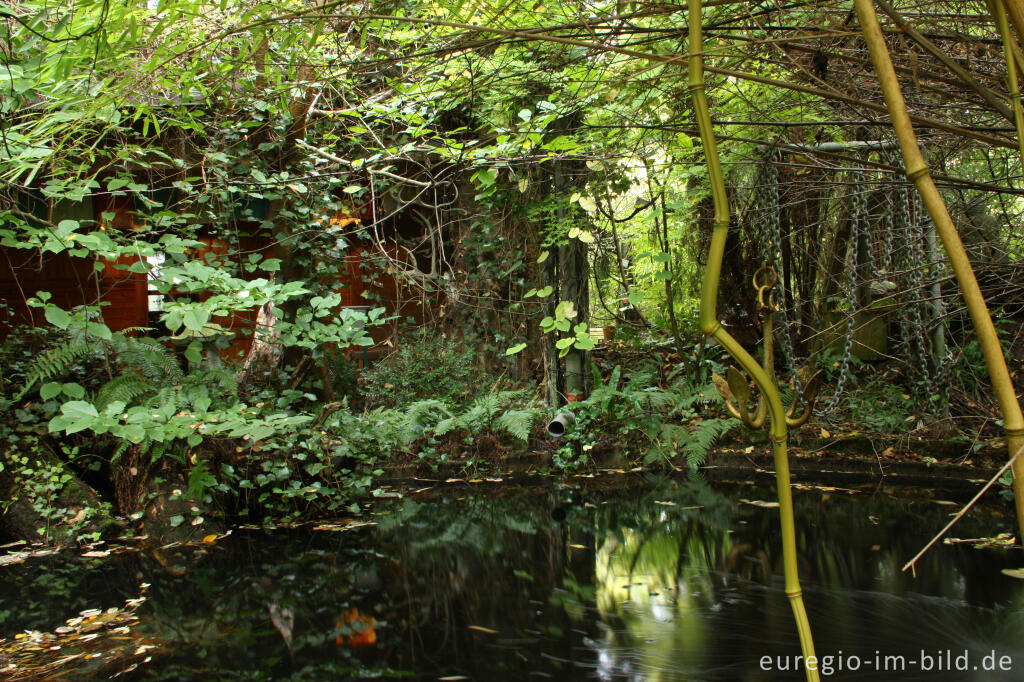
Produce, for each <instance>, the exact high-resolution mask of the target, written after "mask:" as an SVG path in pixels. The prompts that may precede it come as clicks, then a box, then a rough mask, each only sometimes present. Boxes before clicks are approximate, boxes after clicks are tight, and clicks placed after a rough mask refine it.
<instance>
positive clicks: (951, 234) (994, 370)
mask: <svg viewBox="0 0 1024 682" xmlns="http://www.w3.org/2000/svg"><path fill="white" fill-rule="evenodd" d="M853 4H854V8H855V9H856V10H857V18H858V19H859V21H860V25H861V30H862V31H863V32H864V40H865V41H866V42H867V44H868V51H869V52H870V53H871V61H872V62H873V63H874V65H875V72H876V73H877V74H878V82H879V84H880V85H881V86H882V93H883V94H884V95H885V103H886V106H887V107H888V109H889V116H890V117H891V118H892V127H893V130H894V131H895V132H896V137H897V138H898V139H899V142H900V150H901V151H902V153H903V164H904V166H905V167H906V169H907V177H908V178H909V179H910V180H911V182H913V183H914V186H915V187H916V188H917V191H918V193H919V194H920V195H921V199H922V201H923V202H924V205H925V208H927V209H928V214H929V215H930V216H931V218H932V223H933V224H934V225H935V231H936V232H937V233H938V235H939V237H940V238H941V239H942V245H943V246H944V247H945V249H946V254H947V255H948V256H949V263H950V265H951V266H952V268H953V272H954V273H955V274H956V279H957V282H958V283H959V284H960V291H961V293H963V296H964V301H965V302H966V304H967V312H968V313H970V315H971V321H972V322H973V323H974V329H975V330H976V332H977V334H978V343H979V344H980V345H981V350H982V353H983V354H984V356H985V364H986V365H987V366H988V373H989V378H990V380H991V381H992V388H993V390H994V392H995V394H996V399H997V400H998V401H999V408H1000V410H1001V411H1002V413H1003V428H1004V429H1005V431H1006V444H1007V448H1008V450H1009V452H1010V453H1015V452H1017V450H1018V449H1020V448H1021V447H1022V446H1024V414H1022V412H1021V408H1020V403H1018V402H1017V393H1016V391H1015V390H1014V387H1013V382H1012V381H1011V379H1010V372H1009V371H1008V370H1007V368H1006V358H1005V357H1004V356H1003V349H1002V346H1000V344H999V336H998V335H997V334H996V328H995V325H994V324H992V317H991V316H990V315H989V312H988V306H986V305H985V298H984V297H983V296H982V294H981V288H980V287H979V286H978V280H977V278H975V276H974V270H973V269H972V268H971V263H970V260H969V259H968V258H967V252H966V251H965V250H964V245H963V242H961V241H960V234H959V233H958V232H957V229H956V226H955V225H954V224H953V219H952V218H950V216H949V211H948V210H946V203H945V202H944V201H943V200H942V195H941V194H939V190H938V188H936V187H935V182H934V181H933V180H932V178H931V175H930V174H929V172H928V164H927V163H925V160H924V156H923V155H922V154H921V150H920V149H919V148H918V146H917V137H916V136H915V135H914V127H913V125H912V124H911V121H910V116H909V115H908V113H907V104H906V102H905V101H904V99H903V92H902V91H901V90H900V84H899V80H897V78H896V71H895V69H893V66H892V61H891V59H890V58H889V48H888V47H887V46H886V44H885V38H884V36H883V35H882V29H881V27H880V26H879V24H878V16H877V15H876V14H875V7H874V5H873V4H872V0H854V3H853ZM1012 468H1013V496H1014V501H1015V503H1016V507H1017V524H1018V531H1019V535H1018V538H1019V540H1020V541H1024V459H1020V458H1018V459H1017V460H1016V461H1015V462H1014V464H1013V467H1012Z"/></svg>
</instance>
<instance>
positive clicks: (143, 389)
mask: <svg viewBox="0 0 1024 682" xmlns="http://www.w3.org/2000/svg"><path fill="white" fill-rule="evenodd" d="M154 390H155V387H154V385H153V384H152V383H151V382H149V381H147V380H146V379H145V378H143V377H141V376H139V375H138V374H135V373H134V372H125V373H124V374H119V375H118V376H116V377H114V378H113V379H111V380H110V381H108V382H107V383H105V384H103V386H102V387H101V388H100V390H99V391H97V393H96V400H94V401H93V404H94V405H96V409H97V410H99V411H100V412H102V411H103V410H104V409H106V407H107V405H109V404H110V403H112V402H122V403H124V404H125V405H128V404H130V403H131V402H132V401H133V400H134V399H135V398H138V397H139V396H142V395H146V394H147V393H151V392H153V391H154Z"/></svg>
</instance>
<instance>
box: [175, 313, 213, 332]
mask: <svg viewBox="0 0 1024 682" xmlns="http://www.w3.org/2000/svg"><path fill="white" fill-rule="evenodd" d="M181 320H182V322H184V323H185V328H186V329H188V330H189V331H194V332H198V331H201V330H202V328H203V327H205V326H206V323H207V322H209V321H210V312H209V311H208V310H203V309H202V308H189V309H188V310H186V311H185V314H184V315H182V316H181Z"/></svg>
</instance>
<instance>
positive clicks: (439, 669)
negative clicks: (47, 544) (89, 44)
mask: <svg viewBox="0 0 1024 682" xmlns="http://www.w3.org/2000/svg"><path fill="white" fill-rule="evenodd" d="M591 483H593V482H591ZM741 499H744V500H751V501H753V500H771V499H773V497H772V491H771V490H770V489H767V488H758V487H754V486H753V485H727V484H707V483H704V482H702V481H691V480H675V481H671V480H645V481H638V480H636V479H630V478H628V477H624V476H609V477H605V478H604V479H603V480H601V481H600V482H598V484H597V485H593V484H592V485H590V486H587V487H584V486H583V485H580V486H575V485H572V484H554V483H553V484H550V485H541V486H534V485H531V486H519V487H502V488H486V489H485V488H479V487H469V488H465V487H461V488H452V487H437V488H434V489H433V490H430V491H427V492H422V493H419V494H417V495H413V496H411V497H407V498H406V499H403V500H396V501H394V502H393V503H388V504H377V505H376V506H375V507H374V510H373V513H372V514H371V515H367V516H365V517H363V518H361V519H359V520H360V521H370V522H372V524H373V525H366V526H363V527H359V528H354V529H351V530H347V531H344V532H339V531H331V530H313V529H312V528H309V527H306V528H302V529H292V530H288V531H282V530H278V531H273V532H266V531H257V530H236V531H235V532H234V533H233V534H232V535H231V536H229V537H227V538H224V539H222V540H220V541H218V542H217V543H216V544H215V545H213V546H211V547H208V548H196V547H188V548H178V549H171V550H163V551H160V550H158V551H157V552H156V553H154V552H153V551H152V550H143V551H141V552H133V553H125V554H121V555H114V556H110V557H106V558H102V559H85V560H83V559H80V558H78V557H74V556H68V555H58V556H54V557H46V558H39V559H34V560H30V561H27V562H26V563H24V564H20V565H17V566H8V567H4V568H0V599H2V605H0V636H4V637H10V636H11V635H13V634H14V633H16V632H19V631H21V630H23V629H39V630H44V631H49V630H53V629H54V628H55V627H57V626H59V625H61V624H62V623H63V622H64V620H65V619H67V618H70V617H72V616H74V615H75V614H76V613H78V612H79V611H81V610H83V609H89V608H107V607H111V606H120V605H122V604H123V602H124V600H125V599H129V598H133V597H136V596H138V594H139V584H140V583H143V582H146V583H149V584H150V587H149V588H148V591H147V596H148V601H147V602H146V603H145V604H144V605H143V606H142V607H141V608H140V609H139V611H138V616H139V618H140V623H139V624H138V626H137V628H136V629H137V630H141V631H144V632H146V633H148V634H149V635H150V636H151V637H152V638H153V639H154V640H156V641H158V642H159V643H160V644H161V645H162V651H161V653H158V654H156V655H154V658H153V660H152V662H150V663H149V664H148V665H146V666H143V667H141V668H140V669H139V670H137V671H136V672H135V673H133V674H134V675H135V677H136V679H138V678H141V679H162V680H179V679H181V680H186V679H211V680H216V679H275V680H276V679H308V680H328V679H331V680H335V679H337V680H344V679H368V678H375V677H376V678H401V677H405V678H408V679H424V680H428V679H429V680H437V679H445V678H447V679H450V680H456V679H469V680H544V679H554V680H590V679H598V680H612V679H614V680H779V679H801V678H802V673H794V672H792V670H793V666H795V665H796V663H795V662H793V661H791V660H788V659H786V658H785V657H788V656H795V655H798V654H799V647H798V645H797V639H796V634H795V631H794V629H793V618H792V614H791V611H790V607H789V604H788V601H787V600H786V598H785V595H784V594H783V591H782V579H781V550H780V546H779V531H778V516H777V510H775V509H771V508H762V507H759V506H755V505H751V504H747V503H743V502H741V501H740V500H741ZM795 499H796V514H797V523H798V526H799V527H800V528H801V530H800V531H799V533H798V541H799V552H800V562H801V571H802V572H803V584H804V592H805V599H806V602H807V606H808V611H809V614H810V619H811V624H812V627H813V630H814V635H815V640H816V645H817V650H818V654H819V656H821V657H822V663H821V666H822V672H823V673H828V672H830V671H831V673H832V676H833V677H835V678H836V679H866V680H878V679H893V680H914V679H928V680H967V679H978V680H999V679H1005V680H1020V679H1024V581H1022V580H1018V579H1014V578H1011V577H1009V576H1006V575H1004V574H1002V573H1001V570H1002V569H1006V568H1019V567H1021V566H1024V558H1022V557H1021V556H1020V555H1019V554H1018V555H1016V556H1015V555H1014V554H1012V553H1009V552H1006V551H1004V550H979V549H974V548H972V547H971V546H970V545H953V546H941V545H940V546H938V547H936V548H935V549H934V550H933V551H931V552H930V553H929V554H928V555H926V557H925V558H924V559H923V560H922V561H921V563H920V564H919V566H918V569H917V575H916V577H914V576H912V575H910V574H909V573H902V572H901V571H900V568H901V566H902V565H903V563H904V562H905V561H906V560H907V559H908V558H909V557H911V556H913V554H914V553H916V551H917V550H918V549H919V548H920V547H921V546H922V545H923V544H924V543H925V542H926V541H927V540H928V539H929V538H930V536H931V535H932V534H933V533H934V532H935V531H937V530H938V529H939V528H941V526H942V525H943V524H944V523H945V522H946V520H947V519H948V516H949V514H950V512H951V511H955V510H956V508H955V507H951V506H948V505H941V504H936V503H934V502H933V501H929V500H927V499H926V498H923V497H922V498H921V499H912V498H908V497H907V496H903V497H902V499H900V498H895V497H892V496H890V495H887V494H884V493H881V492H878V491H864V492H861V493H860V494H857V495H848V494H844V493H841V492H828V491H821V490H804V491H797V493H796V497H795ZM1010 511H1011V510H1010V509H1009V506H1008V505H1007V508H1006V509H1005V511H1004V510H1002V509H1001V508H998V507H997V508H995V510H993V509H992V508H989V509H988V510H987V511H979V512H978V513H972V514H971V515H969V516H968V517H967V518H966V519H965V520H964V521H963V522H962V523H961V525H960V526H958V527H957V528H956V529H955V531H954V533H953V535H954V536H956V537H982V536H990V535H993V534H995V533H997V532H1000V531H1006V530H1012V517H1010V516H1008V515H1007V513H1008V512H1010ZM272 612H274V613H276V614H277V619H278V621H279V622H280V621H282V620H284V621H287V620H288V618H287V616H288V615H289V614H290V616H291V621H292V624H291V627H290V628H288V629H290V631H291V635H292V639H291V642H290V644H289V643H287V642H286V641H285V638H284V637H283V636H282V634H281V632H280V631H279V629H278V628H277V627H275V624H274V622H273V620H272V618H271V613H272ZM371 619H372V620H371ZM371 633H372V634H371ZM371 639H372V640H375V641H373V642H372V643H370V642H369V640H371ZM827 656H831V657H832V658H831V659H828V658H825V657H827ZM765 657H768V658H765ZM826 663H828V665H826ZM855 666H857V667H859V669H858V670H851V668H853V667H855ZM964 666H966V667H967V670H966V671H964V670H957V669H956V668H958V667H961V668H962V667H964ZM1007 666H1009V669H1008V670H1007V669H1006V668H1007ZM992 667H994V668H996V670H995V671H991V670H985V668H992ZM780 668H782V669H781V670H780ZM787 668H788V670H789V671H788V672H787V670H786V669H787ZM886 668H888V670H886ZM950 668H953V669H952V670H951V669H950ZM999 668H1003V670H1001V671H1000V670H999ZM0 676H2V673H0Z"/></svg>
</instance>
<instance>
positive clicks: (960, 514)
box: [901, 445, 1024, 578]
mask: <svg viewBox="0 0 1024 682" xmlns="http://www.w3.org/2000/svg"><path fill="white" fill-rule="evenodd" d="M1022 452H1024V445H1022V446H1021V447H1020V448H1018V449H1017V452H1016V453H1014V455H1013V457H1011V458H1010V461H1008V462H1007V463H1006V464H1004V465H1003V468H1001V469H1000V470H999V471H997V472H996V475H995V476H993V477H992V478H990V479H989V481H988V483H986V484H985V486H984V487H983V488H982V489H981V490H979V491H978V494H977V495H975V496H974V497H973V498H971V501H970V502H968V503H967V504H966V505H965V506H964V508H963V509H961V510H960V511H958V512H957V513H956V514H955V515H954V516H953V519H952V520H951V521H950V522H949V523H947V524H946V527H945V528H943V529H942V530H940V531H939V533H938V535H936V536H935V537H933V538H932V539H931V542H929V543H928V544H927V545H925V546H924V548H923V549H922V550H921V551H920V552H918V553H917V554H915V555H914V558H913V559H911V560H910V561H908V562H907V563H906V564H905V565H904V566H903V568H902V569H901V570H903V571H905V570H907V569H908V568H909V569H911V572H912V573H913V575H914V577H915V578H916V577H917V571H914V570H913V569H914V564H915V563H917V560H918V559H920V558H921V556H922V555H924V553H925V552H927V551H928V550H929V549H931V547H932V545H934V544H935V543H936V542H938V541H939V538H941V537H942V536H943V535H945V534H946V531H948V530H949V529H950V528H952V527H953V526H954V525H956V523H957V521H959V520H960V519H962V518H963V516H964V514H966V513H967V512H968V510H969V509H970V508H971V507H973V506H974V503H975V502H977V501H978V500H979V499H980V498H981V496H982V495H984V494H985V491H986V490H988V489H989V488H991V487H992V484H994V483H995V482H996V481H998V480H999V477H1000V476H1002V475H1003V474H1004V473H1006V470H1007V469H1009V468H1010V466H1011V465H1013V463H1014V462H1015V461H1016V460H1017V458H1018V457H1020V454H1021V453H1022Z"/></svg>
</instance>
